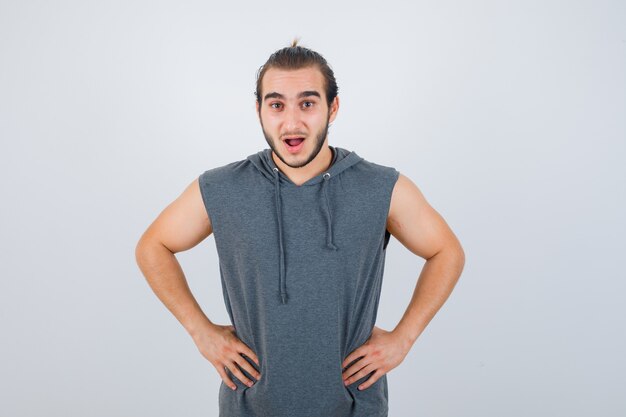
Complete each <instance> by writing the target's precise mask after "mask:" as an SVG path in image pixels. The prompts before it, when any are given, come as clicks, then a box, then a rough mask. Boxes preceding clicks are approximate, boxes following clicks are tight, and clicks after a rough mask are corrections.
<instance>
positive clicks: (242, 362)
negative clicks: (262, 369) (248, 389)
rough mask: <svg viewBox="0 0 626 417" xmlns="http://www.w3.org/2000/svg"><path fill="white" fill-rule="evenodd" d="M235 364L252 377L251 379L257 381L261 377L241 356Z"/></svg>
mask: <svg viewBox="0 0 626 417" xmlns="http://www.w3.org/2000/svg"><path fill="white" fill-rule="evenodd" d="M237 364H238V365H239V366H240V367H241V368H243V370H244V371H246V372H247V373H249V374H250V375H252V377H253V378H255V379H259V378H260V377H261V374H260V373H259V372H258V371H257V370H256V369H254V367H253V366H252V365H251V364H250V362H248V360H247V359H245V358H244V357H243V356H240V357H239V358H237Z"/></svg>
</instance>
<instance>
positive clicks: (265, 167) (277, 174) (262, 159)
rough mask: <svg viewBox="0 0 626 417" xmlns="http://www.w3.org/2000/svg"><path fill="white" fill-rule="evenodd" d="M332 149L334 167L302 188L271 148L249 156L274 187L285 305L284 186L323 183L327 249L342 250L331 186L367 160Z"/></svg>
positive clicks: (280, 279)
mask: <svg viewBox="0 0 626 417" xmlns="http://www.w3.org/2000/svg"><path fill="white" fill-rule="evenodd" d="M329 148H330V149H331V151H332V152H333V159H332V162H331V165H330V167H329V168H328V169H327V170H326V171H324V172H322V173H321V174H319V175H316V176H315V177H313V178H311V179H309V180H308V181H306V182H304V183H303V184H302V185H296V184H295V183H294V182H293V181H291V180H290V179H289V177H287V176H286V175H285V174H284V173H283V172H282V171H281V170H280V169H279V168H278V167H277V166H276V164H275V163H274V160H273V159H272V150H271V149H269V148H266V149H263V150H261V151H259V152H257V153H255V154H252V155H250V156H248V157H247V159H248V160H249V161H250V162H252V164H253V165H254V166H255V167H256V168H257V169H258V171H259V172H260V174H261V175H263V176H264V177H265V178H267V179H268V180H269V181H271V182H272V183H273V184H274V195H275V197H276V205H275V207H276V218H277V220H278V246H279V251H280V265H279V276H278V281H279V291H280V300H281V302H282V304H286V303H287V288H286V282H285V248H284V240H283V216H282V203H281V198H280V189H281V187H309V186H313V185H316V184H319V183H320V182H321V183H322V194H323V195H324V204H322V201H321V200H320V205H321V209H322V210H323V211H324V212H325V214H326V224H327V228H326V248H327V249H329V250H338V249H339V248H338V247H337V246H336V245H335V243H334V242H333V221H332V213H331V207H332V206H331V204H330V201H329V199H328V193H327V191H326V190H327V184H329V183H330V181H331V180H333V179H334V178H335V177H336V176H337V175H339V174H340V173H341V172H343V171H344V170H346V169H347V168H349V167H351V166H352V165H354V164H356V163H358V162H360V161H361V160H362V159H363V158H361V157H360V156H359V155H357V154H356V153H355V152H352V151H348V150H346V149H343V148H339V147H333V146H330V145H329Z"/></svg>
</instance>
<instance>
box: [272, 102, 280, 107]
mask: <svg viewBox="0 0 626 417" xmlns="http://www.w3.org/2000/svg"><path fill="white" fill-rule="evenodd" d="M275 104H277V105H279V106H280V105H281V104H280V103H278V102H274V103H271V104H270V107H271V108H273V109H275V108H276V107H274V105H275Z"/></svg>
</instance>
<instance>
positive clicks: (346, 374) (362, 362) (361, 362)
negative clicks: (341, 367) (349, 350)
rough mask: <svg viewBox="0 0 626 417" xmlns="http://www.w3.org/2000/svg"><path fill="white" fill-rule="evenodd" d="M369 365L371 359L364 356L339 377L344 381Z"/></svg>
mask: <svg viewBox="0 0 626 417" xmlns="http://www.w3.org/2000/svg"><path fill="white" fill-rule="evenodd" d="M371 363H372V361H371V359H370V358H369V357H368V356H364V357H363V358H361V359H360V360H358V361H356V362H355V363H353V364H352V365H350V367H349V368H348V369H346V370H345V371H344V372H343V373H342V374H341V377H342V378H343V379H344V380H345V379H346V378H348V377H351V376H352V375H354V374H356V373H357V372H359V371H360V370H361V369H363V368H364V367H366V366H367V365H369V364H371Z"/></svg>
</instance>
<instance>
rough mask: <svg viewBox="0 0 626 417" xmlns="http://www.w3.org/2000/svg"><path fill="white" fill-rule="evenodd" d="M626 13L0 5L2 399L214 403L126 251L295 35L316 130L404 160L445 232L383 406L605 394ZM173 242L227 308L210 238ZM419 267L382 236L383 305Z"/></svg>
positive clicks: (589, 400)
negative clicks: (456, 270)
mask: <svg viewBox="0 0 626 417" xmlns="http://www.w3.org/2000/svg"><path fill="white" fill-rule="evenodd" d="M625 23H626V6H625V3H624V2H623V1H528V0H525V1H500V2H497V1H474V2H463V1H432V2H417V1H411V2H409V1H407V2H398V1H385V2H362V1H361V2H356V1H352V2H343V3H340V2H305V3H302V2H248V3H229V4H226V3H225V2H222V3H211V2H206V1H205V2H202V1H146V0H143V1H139V0H126V1H108V2H102V1H98V2H96V1H55V2H49V1H7V0H2V1H0V138H1V148H0V170H1V171H0V186H1V196H2V197H1V198H2V204H1V205H0V228H1V229H0V236H1V239H0V244H1V247H0V257H1V263H0V275H1V281H0V320H1V323H0V324H1V329H0V331H1V333H0V334H1V341H0V361H1V362H0V393H1V394H0V415H2V416H10V417H22V416H50V417H52V416H89V417H100V416H103V417H104V416H132V417H139V416H146V417H148V416H150V417H160V416H184V417H194V416H216V415H217V398H218V388H219V384H220V382H221V379H220V377H219V375H218V373H217V371H216V370H215V368H214V367H213V366H212V365H211V364H210V363H209V362H208V361H207V360H206V359H204V357H202V355H201V354H200V353H199V351H198V350H197V348H196V346H195V344H194V343H193V340H192V339H191V337H190V336H189V335H188V334H187V333H186V331H185V330H184V328H183V327H182V326H181V325H180V324H179V323H178V321H177V320H176V319H175V317H174V316H173V315H171V313H169V311H168V310H167V309H166V308H165V307H164V305H163V304H161V303H160V301H159V300H158V298H157V297H156V296H155V295H154V293H153V292H152V291H151V290H150V288H149V286H148V284H147V282H146V281H145V279H144V277H143V276H142V274H141V272H140V271H139V268H138V267H137V265H136V263H135V257H134V249H135V245H136V243H137V241H138V239H139V237H140V236H141V234H142V233H143V231H144V230H145V229H146V228H147V227H148V225H149V224H150V223H151V222H152V221H153V220H154V219H155V218H156V216H157V215H158V214H159V213H160V212H161V210H163V209H164V208H165V207H166V206H167V205H168V204H169V203H170V202H172V201H173V200H174V199H175V198H176V197H178V196H179V195H180V193H181V192H182V191H183V190H184V188H185V187H186V186H187V185H188V184H189V183H191V181H193V180H194V179H195V178H196V177H197V176H198V175H199V174H201V173H202V172H204V171H205V170H207V169H209V168H212V167H216V166H220V165H225V164H227V163H229V162H233V161H236V160H241V159H244V158H245V157H246V156H247V155H249V154H252V153H255V152H257V151H258V150H260V149H263V148H265V147H267V144H266V142H265V139H264V138H263V136H262V133H261V128H260V125H259V123H258V120H257V118H256V115H255V112H254V94H253V91H254V86H255V75H256V71H257V69H258V68H259V66H261V65H262V64H263V63H264V62H265V60H266V59H267V58H268V57H269V55H270V54H271V53H272V52H274V51H275V50H277V49H280V48H282V47H284V46H287V45H289V44H290V42H291V41H292V40H293V38H294V37H299V38H300V44H301V45H303V46H307V47H309V48H312V49H314V50H316V51H318V52H320V53H321V54H322V55H323V56H324V57H325V58H326V59H327V60H328V62H329V63H330V65H331V67H332V68H333V69H334V71H335V74H336V78H337V82H338V84H339V96H340V100H341V102H340V109H339V114H338V117H337V119H336V121H335V123H334V124H333V125H332V127H331V129H330V133H329V135H330V136H329V141H330V144H332V145H335V146H341V147H344V148H346V149H349V150H354V151H356V152H357V153H358V154H359V155H361V156H363V157H364V158H365V159H368V160H370V161H373V162H377V163H379V164H383V165H388V166H393V167H395V168H396V169H398V170H399V171H400V172H401V173H403V174H405V175H406V176H408V177H409V178H410V179H412V180H413V181H414V182H415V184H416V185H417V186H418V187H419V188H420V190H421V191H422V192H423V194H424V195H425V197H426V198H427V200H428V201H429V202H430V204H431V205H432V206H433V207H434V208H435V209H436V210H437V211H438V212H439V213H440V214H441V215H442V216H443V217H444V218H445V219H446V221H447V223H448V224H449V226H450V227H451V228H452V230H453V231H454V232H455V233H456V235H457V236H458V238H459V239H460V241H461V243H462V245H463V247H464V249H465V253H466V265H465V269H464V271H463V274H462V276H461V278H460V280H459V282H458V284H457V286H456V288H455V289H454V291H453V293H452V295H451V296H450V298H449V299H448V301H447V303H446V304H444V306H443V307H442V309H441V310H440V311H439V313H438V314H437V315H436V316H435V318H434V319H433V321H432V322H431V323H430V325H429V326H428V327H427V328H426V330H425V331H424V332H423V333H422V335H421V337H420V338H419V339H418V340H417V341H416V343H415V344H414V346H413V348H412V350H411V351H410V353H409V354H408V355H407V357H406V359H405V361H404V362H402V363H401V364H400V366H399V367H397V368H395V369H393V370H392V371H391V372H389V374H388V381H389V407H390V414H389V415H390V416H391V417H404V416H425V417H448V416H450V417H452V416H455V417H456V416H472V417H474V416H476V417H486V416H493V417H499V416H509V417H518V416H519V417H521V416H570V417H574V416H576V417H577V416H591V415H593V416H603V417H612V416H615V417H617V416H624V415H626V399H625V396H624V393H625V392H626V376H625V375H626V360H625V358H624V352H626V337H625V335H624V329H625V328H626V326H625V324H626V323H625V320H624V318H625V317H626V309H625V307H624V304H623V301H624V292H625V290H626V279H625V278H626V274H625V273H624V269H623V268H624V266H623V259H624V251H625V249H626V245H625V244H624V236H625V232H626V222H625V221H624V217H623V216H624V213H625V212H626V204H625V200H626V198H625V197H626V191H625V179H626V175H625V168H624V165H625V164H624V161H625V158H626V152H625V151H626V121H625V119H626V24H625ZM177 258H178V260H179V261H180V263H181V265H182V267H183V270H184V272H185V275H186V277H187V279H188V281H189V285H190V287H191V288H192V291H193V292H194V294H195V295H196V298H197V299H198V301H199V303H200V304H201V306H202V308H203V310H204V311H205V313H206V314H207V316H208V317H209V318H210V319H211V320H212V321H214V322H216V323H219V324H227V323H229V322H228V316H227V313H226V310H225V307H224V302H223V298H222V292H221V287H220V279H219V270H218V263H217V254H216V251H215V245H214V240H213V237H212V236H211V237H209V238H208V239H206V240H205V241H203V242H202V243H201V244H199V245H198V246H196V247H195V248H193V249H192V250H189V251H186V252H183V253H179V254H178V255H177ZM423 264H424V260H423V259H421V258H418V257H416V256H415V255H413V254H412V253H410V252H409V251H408V250H407V249H406V248H404V247H403V246H402V245H401V244H400V243H399V242H398V241H397V240H395V239H393V238H392V240H391V242H390V244H389V247H388V251H387V261H386V270H385V278H384V285H383V289H382V295H381V301H380V307H379V314H378V321H377V325H378V326H379V327H382V328H384V329H387V330H391V329H392V328H393V327H394V326H395V325H396V323H397V322H398V321H399V320H400V318H401V316H402V314H403V312H404V310H405V308H406V306H407V305H408V302H409V300H410V297H411V294H412V292H413V289H414V287H415V282H416V279H417V277H418V275H419V272H420V270H421V267H422V266H423ZM302 372H306V369H303V370H302ZM294 417H296V416H294Z"/></svg>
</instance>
